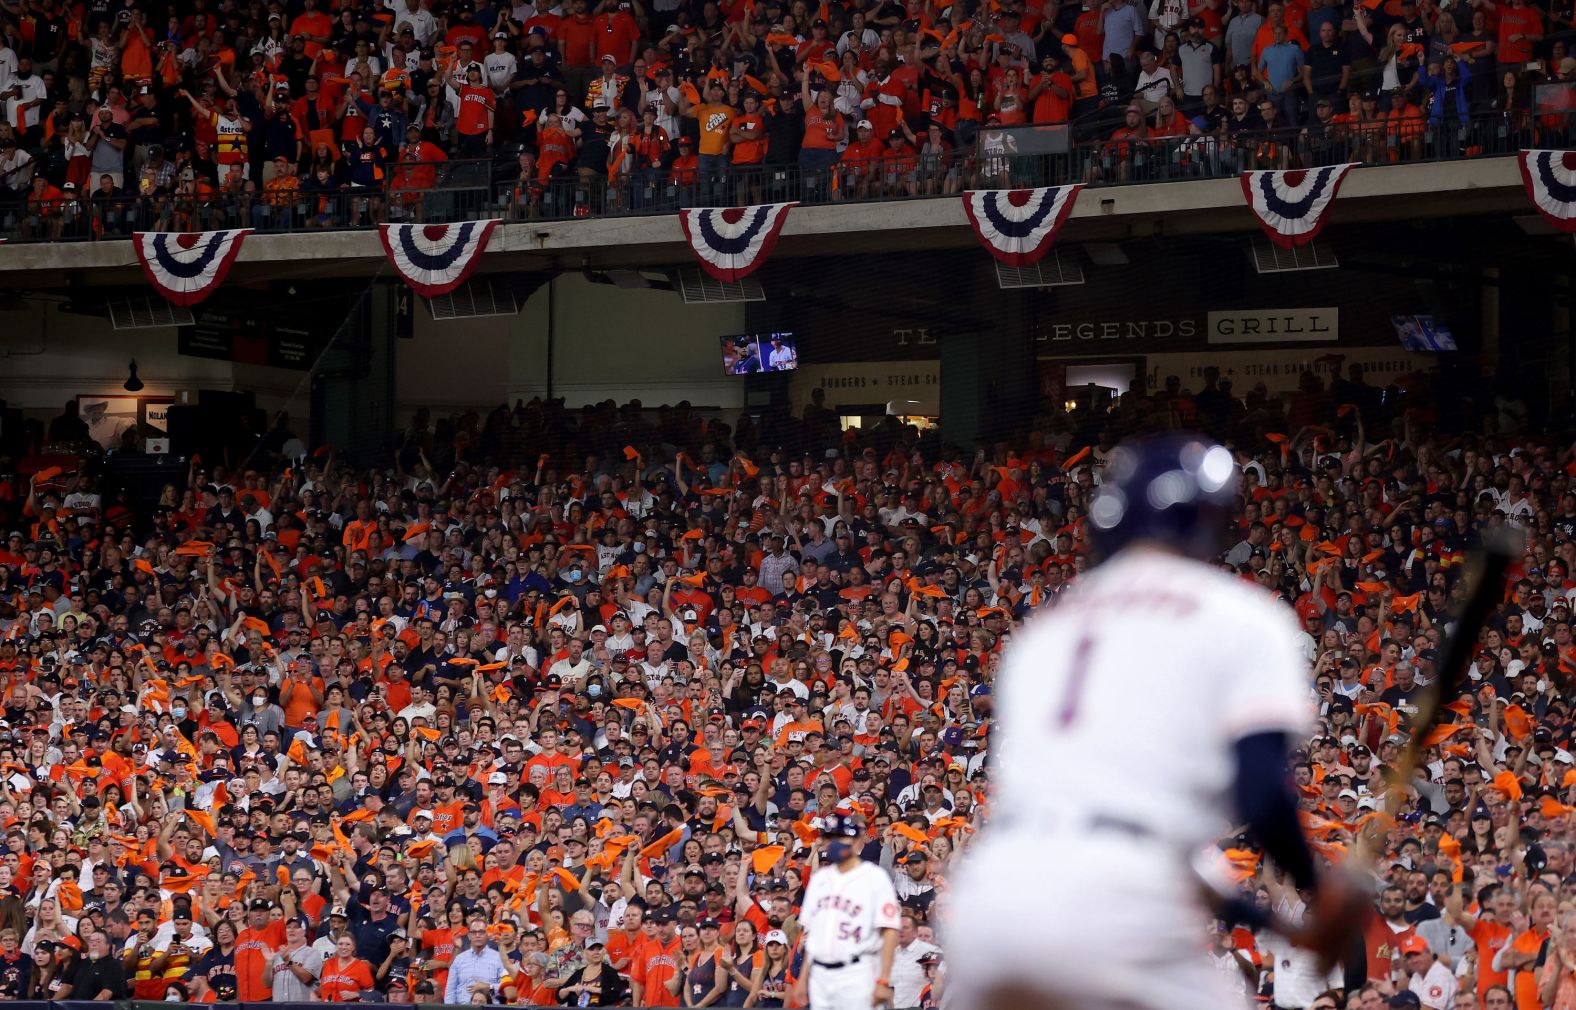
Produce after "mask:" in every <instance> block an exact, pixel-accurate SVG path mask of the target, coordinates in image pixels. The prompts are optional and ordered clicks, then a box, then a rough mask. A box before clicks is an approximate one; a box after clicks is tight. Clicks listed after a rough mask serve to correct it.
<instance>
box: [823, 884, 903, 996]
mask: <svg viewBox="0 0 1576 1010" xmlns="http://www.w3.org/2000/svg"><path fill="white" fill-rule="evenodd" d="M899 918H900V917H899V914H898V905H897V892H896V891H895V890H893V889H892V878H891V877H889V876H887V872H886V871H885V870H883V869H881V867H879V866H877V865H876V864H875V863H867V862H860V864H859V865H858V866H856V867H854V868H853V869H852V870H849V871H848V872H846V873H845V872H843V871H842V870H840V869H838V868H837V867H836V866H825V867H822V868H821V869H819V870H817V871H816V872H815V873H813V874H811V876H810V886H809V887H807V888H805V891H804V902H803V904H802V905H801V906H800V912H799V925H800V926H802V927H804V933H805V941H804V942H805V948H804V949H805V954H806V955H807V956H808V957H809V958H810V959H811V960H813V961H822V962H827V963H836V962H839V961H851V960H853V959H854V958H856V957H863V956H865V955H868V954H874V953H876V952H878V951H879V950H880V949H881V931H882V930H883V929H897V928H898V925H899ZM812 977H814V976H813V975H812Z"/></svg>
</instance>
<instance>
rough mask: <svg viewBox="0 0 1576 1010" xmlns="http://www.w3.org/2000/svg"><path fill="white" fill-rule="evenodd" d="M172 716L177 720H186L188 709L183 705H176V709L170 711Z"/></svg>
mask: <svg viewBox="0 0 1576 1010" xmlns="http://www.w3.org/2000/svg"><path fill="white" fill-rule="evenodd" d="M170 714H171V715H173V716H174V717H175V718H177V719H184V718H186V709H185V707H183V706H181V705H176V706H175V707H174V708H172V709H170Z"/></svg>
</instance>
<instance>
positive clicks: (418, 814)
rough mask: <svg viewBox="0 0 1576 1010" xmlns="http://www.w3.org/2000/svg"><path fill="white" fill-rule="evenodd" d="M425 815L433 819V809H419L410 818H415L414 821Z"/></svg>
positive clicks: (428, 818)
mask: <svg viewBox="0 0 1576 1010" xmlns="http://www.w3.org/2000/svg"><path fill="white" fill-rule="evenodd" d="M423 817H425V818H427V820H429V821H430V820H432V811H431V810H418V811H416V812H415V813H414V814H411V815H410V819H411V820H413V821H417V820H420V819H421V818H423Z"/></svg>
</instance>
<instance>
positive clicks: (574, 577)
mask: <svg viewBox="0 0 1576 1010" xmlns="http://www.w3.org/2000/svg"><path fill="white" fill-rule="evenodd" d="M564 577H565V578H566V579H568V580H569V581H570V582H572V583H573V582H579V581H580V572H579V571H578V570H577V571H573V572H570V573H569V574H568V575H566V576H564Z"/></svg>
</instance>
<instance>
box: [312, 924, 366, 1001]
mask: <svg viewBox="0 0 1576 1010" xmlns="http://www.w3.org/2000/svg"><path fill="white" fill-rule="evenodd" d="M371 988H372V968H371V967H370V966H369V965H368V964H367V962H365V961H363V960H361V959H360V958H358V957H357V956H356V940H355V937H352V936H350V935H348V934H347V935H345V936H342V937H340V938H339V941H338V943H337V944H335V947H334V956H333V957H331V958H329V959H328V960H327V961H324V962H323V976H322V981H321V982H320V983H318V987H317V994H318V998H320V999H321V1000H322V1001H323V1002H324V1003H358V1002H360V1001H361V991H362V990H363V989H371Z"/></svg>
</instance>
